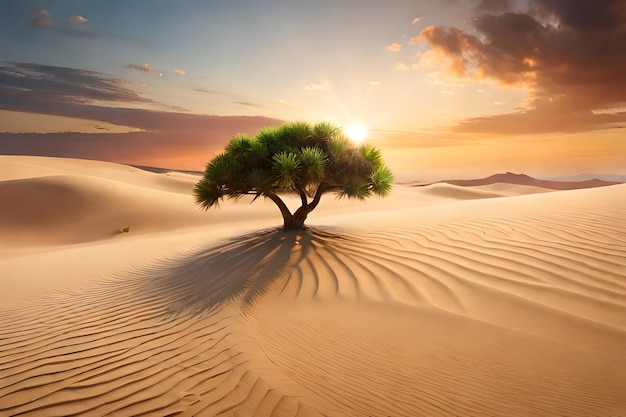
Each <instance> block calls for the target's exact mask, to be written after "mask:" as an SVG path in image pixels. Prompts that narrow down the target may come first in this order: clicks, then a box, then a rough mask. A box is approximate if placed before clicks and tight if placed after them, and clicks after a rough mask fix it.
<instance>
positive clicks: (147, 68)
mask: <svg viewBox="0 0 626 417" xmlns="http://www.w3.org/2000/svg"><path fill="white" fill-rule="evenodd" d="M126 68H130V69H134V70H137V71H143V72H152V71H154V69H153V68H152V67H151V66H150V65H148V64H128V65H126Z"/></svg>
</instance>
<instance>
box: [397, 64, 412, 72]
mask: <svg viewBox="0 0 626 417" xmlns="http://www.w3.org/2000/svg"><path fill="white" fill-rule="evenodd" d="M396 69H397V70H399V71H406V70H408V69H409V67H408V66H407V65H406V64H405V63H402V62H398V63H397V64H396Z"/></svg>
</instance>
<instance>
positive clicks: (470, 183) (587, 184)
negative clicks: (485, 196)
mask: <svg viewBox="0 0 626 417" xmlns="http://www.w3.org/2000/svg"><path fill="white" fill-rule="evenodd" d="M438 182H442V183H447V184H452V185H459V186H461V187H475V186H481V185H492V184H497V183H503V184H517V185H525V186H531V187H540V188H547V189H550V190H579V189H583V188H595V187H606V186H608V185H617V184H621V182H617V181H605V180H600V179H596V178H594V179H587V180H582V181H556V180H541V179H536V178H533V177H530V176H528V175H526V174H514V173H512V172H507V173H506V174H495V175H492V176H490V177H487V178H480V179H474V180H443V181H438Z"/></svg>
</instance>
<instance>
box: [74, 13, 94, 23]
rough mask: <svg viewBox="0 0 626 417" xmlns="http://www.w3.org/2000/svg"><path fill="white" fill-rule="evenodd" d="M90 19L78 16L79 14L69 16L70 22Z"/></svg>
mask: <svg viewBox="0 0 626 417" xmlns="http://www.w3.org/2000/svg"><path fill="white" fill-rule="evenodd" d="M88 21H89V20H88V19H86V18H84V17H83V16H78V15H76V16H71V17H70V18H69V22H70V23H86V22H88Z"/></svg>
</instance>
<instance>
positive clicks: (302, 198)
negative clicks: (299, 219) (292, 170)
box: [296, 185, 309, 207]
mask: <svg viewBox="0 0 626 417" xmlns="http://www.w3.org/2000/svg"><path fill="white" fill-rule="evenodd" d="M296 190H297V191H298V194H300V201H301V202H302V207H306V206H307V204H309V201H308V200H307V198H306V193H305V192H304V189H303V188H302V186H301V185H296Z"/></svg>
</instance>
